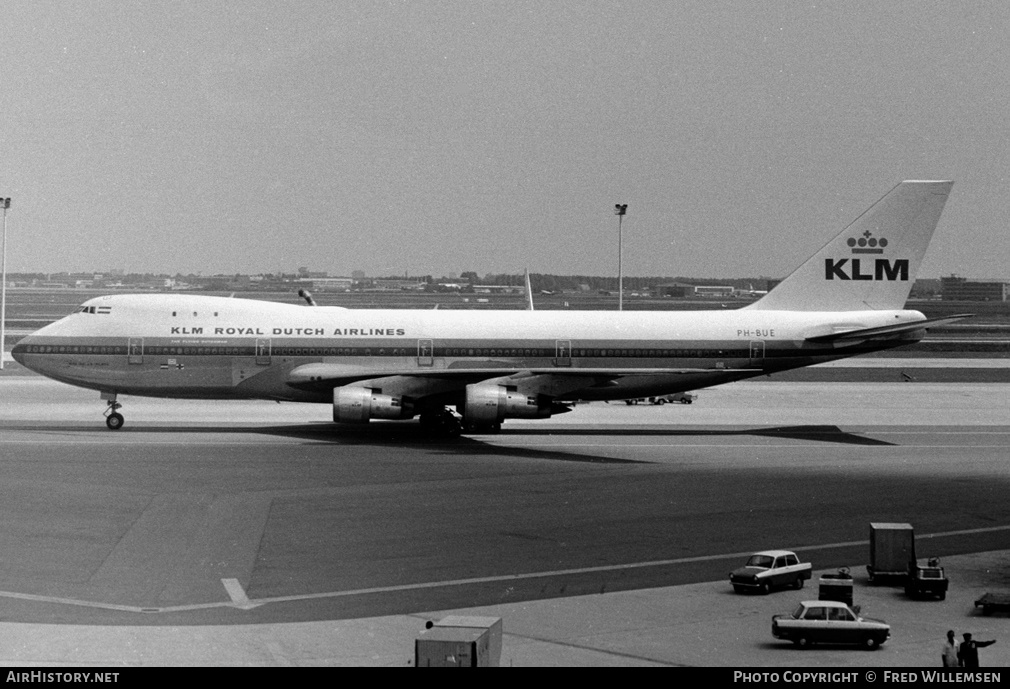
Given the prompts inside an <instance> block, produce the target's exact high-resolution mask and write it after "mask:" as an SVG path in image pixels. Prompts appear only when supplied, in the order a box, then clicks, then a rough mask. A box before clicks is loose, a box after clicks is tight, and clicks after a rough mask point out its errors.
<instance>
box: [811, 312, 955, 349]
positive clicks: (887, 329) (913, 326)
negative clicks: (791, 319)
mask: <svg viewBox="0 0 1010 689" xmlns="http://www.w3.org/2000/svg"><path fill="white" fill-rule="evenodd" d="M973 315H974V314H971V313H961V314H957V315H955V316H944V317H943V318H928V319H926V320H924V321H915V322H914V323H900V324H897V325H884V326H880V327H878V328H860V329H856V330H843V331H842V332H835V333H828V334H827V335H815V336H813V337H808V338H807V342H821V343H825V342H844V341H846V340H868V339H873V338H882V337H889V336H891V335H901V334H902V333H910V332H915V331H916V330H927V329H929V328H931V327H933V326H937V325H944V324H946V323H953V322H954V321H959V320H962V319H964V318H970V317H971V316H973Z"/></svg>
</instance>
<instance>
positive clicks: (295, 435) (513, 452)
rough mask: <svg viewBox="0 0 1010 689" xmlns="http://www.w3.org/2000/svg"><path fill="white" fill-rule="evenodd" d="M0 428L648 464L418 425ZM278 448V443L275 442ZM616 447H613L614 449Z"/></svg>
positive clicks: (598, 462)
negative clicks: (270, 439) (452, 434)
mask: <svg viewBox="0 0 1010 689" xmlns="http://www.w3.org/2000/svg"><path fill="white" fill-rule="evenodd" d="M0 430H7V431H33V432H39V431H43V432H54V433H61V434H63V433H67V432H75V433H83V434H87V435H88V436H94V435H99V436H101V435H106V436H108V437H109V438H110V439H112V440H114V439H115V438H116V437H117V436H121V435H145V436H154V435H162V434H183V435H268V436H274V437H279V438H292V439H296V440H301V441H304V442H308V443H313V444H320V445H334V446H337V445H362V444H364V445H370V446H373V447H391V448H392V447H395V448H410V449H417V450H428V451H430V452H432V453H439V454H443V455H452V454H458V455H465V456H468V457H475V456H486V457H526V458H532V459H552V460H560V461H566V462H586V463H592V464H653V462H646V461H641V460H634V459H622V458H620V457H607V456H601V455H591V454H585V453H579V452H567V451H565V450H564V449H558V450H542V449H537V448H529V447H508V446H498V445H491V444H488V443H486V442H484V441H483V440H481V439H478V438H470V437H467V436H465V435H464V436H460V437H458V438H447V437H440V436H436V435H432V434H430V433H428V432H427V431H425V430H423V429H422V428H421V427H420V426H419V425H418V424H395V425H394V424H389V425H386V424H382V425H380V424H374V425H367V426H361V427H355V426H349V427H341V426H335V425H333V424H329V423H315V424H292V425H282V426H246V425H237V424H236V425H226V426H213V425H200V426H163V425H159V426H142V425H140V424H137V425H133V426H130V427H127V428H123V429H121V430H117V431H109V430H107V429H105V428H102V427H99V426H39V425H14V424H2V425H0ZM278 447H280V446H278ZM618 449H619V448H618Z"/></svg>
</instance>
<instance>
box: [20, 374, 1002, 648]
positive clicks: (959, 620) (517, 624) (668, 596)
mask: <svg viewBox="0 0 1010 689" xmlns="http://www.w3.org/2000/svg"><path fill="white" fill-rule="evenodd" d="M989 363H990V364H991V362H989ZM969 365H970V364H969ZM845 390H846V388H844V387H839V388H838V391H839V392H843V391H845ZM993 392H994V393H996V392H998V393H999V394H1000V395H1005V393H1006V391H1005V389H1003V388H1000V389H999V390H998V391H997V390H995V389H994V390H993ZM705 394H706V395H707V394H708V393H705ZM986 397H987V399H988V398H989V396H988V395H987V396H986ZM846 399H847V398H846V397H844V396H842V397H841V400H842V402H843V403H842V404H841V405H839V406H836V405H838V404H839V398H837V397H833V400H832V408H833V412H832V413H833V414H835V415H843V416H844V415H845V414H849V415H852V421H853V422H865V421H866V419H865V418H864V417H863V416H862V414H865V413H868V412H860V414H861V415H860V416H856V415H855V412H852V411H849V406H851V407H852V408H853V409H855V408H856V407H857V405H856V404H855V403H853V404H852V405H848V406H847V404H846V403H845V402H844V401H845V400H846ZM969 399H970V398H969ZM1000 399H1002V397H1000ZM959 404H963V402H959ZM1001 406H1002V405H994V406H993V407H989V406H983V405H981V404H980V405H979V410H978V412H979V413H978V414H976V418H975V419H974V422H975V423H982V424H985V423H1001V424H1002V423H1003V422H1004V421H1003V419H1002V418H1001V417H1003V416H1005V407H1004V408H1000V407H1001ZM93 411H94V410H90V411H88V412H86V413H88V414H91V415H92V416H93V415H94V414H93ZM646 411H648V410H646ZM934 411H935V412H936V414H937V415H938V416H937V418H936V419H931V418H921V417H920V418H919V421H920V422H922V423H934V422H936V423H940V422H941V421H940V419H941V418H942V416H943V414H944V410H943V409H937V410H934ZM983 412H986V413H983ZM988 412H991V415H988ZM26 413H27V412H26ZM639 413H641V412H639ZM656 413H658V411H657V412H656ZM909 413H911V412H909ZM561 418H562V419H564V417H561ZM924 509H925V507H924ZM1003 529H1010V525H994V526H993V527H992V530H1003ZM976 531H978V530H976ZM940 535H943V536H950V534H922V533H917V541H919V540H920V539H921V540H927V541H928V539H929V537H930V536H940ZM965 535H968V532H965ZM849 545H851V544H849ZM865 547H866V551H867V553H868V550H869V546H868V543H866V544H865ZM798 552H799V554H800V557H801V559H803V553H802V552H801V551H798ZM920 552H922V550H921V549H920ZM745 558H746V553H740V563H741V564H742V562H743V561H744V559H745ZM865 564H866V562H853V563H852V564H851V566H850V567H851V571H852V574H853V576H854V598H855V603H856V604H857V605H859V606H860V608H861V614H864V615H866V616H868V617H872V618H875V619H881V620H884V621H886V622H887V623H889V624H890V625H891V630H892V631H891V638H890V640H889V641H888V642H887V643H885V644H884V645H883V646H882V647H881V648H880V649H879V650H876V651H872V652H869V651H863V650H859V649H858V648H855V647H851V648H849V647H843V646H814V647H813V648H811V649H806V650H800V649H796V648H795V647H794V646H793V645H792V644H790V643H787V642H782V641H779V640H776V639H774V638H773V637H772V635H771V617H772V615H774V614H776V613H785V612H789V611H791V610H792V609H794V608H795V606H796V604H797V603H798V602H799V601H801V600H809V599H815V598H817V596H818V586H817V580H818V578H819V577H820V576H821V575H822V574H827V573H834V572H835V570H834V569H831V570H822V569H815V572H814V578H813V580H812V581H810V582H808V583H807V586H806V587H805V588H804V589H802V590H799V591H796V590H784V591H776V592H773V593H771V594H769V595H738V594H735V593H734V592H733V590H732V588H731V587H730V585H729V583H728V580H727V579H720V580H717V581H709V582H704V583H698V584H690V585H685V586H671V587H661V588H651V589H638V590H633V591H618V592H608V593H601V594H595V595H584V596H569V597H563V598H553V599H546V600H535V601H526V602H513V603H508V604H501V605H489V606H482V607H477V608H465V609H451V610H431V611H425V612H421V613H414V614H409V615H391V616H383V617H369V618H362V619H353V620H334V621H321V622H297V623H276V624H256V625H252V624H250V625H213V626H211V625H206V626H153V625H144V626H140V625H138V626H94V625H71V624H42V623H20V622H5V621H3V602H2V601H3V600H5V599H9V598H12V597H16V594H9V593H4V592H0V638H2V639H3V644H2V645H0V665H3V666H5V667H82V668H86V667H103V668H115V667H165V666H196V667H213V666H222V667H224V666H227V667H236V666H247V667H276V666H318V667H352V666H369V667H373V666H382V667H409V666H411V665H413V663H414V642H415V640H416V639H417V637H418V636H419V635H420V634H421V633H422V630H423V629H424V626H425V622H426V621H428V620H435V621H437V620H440V619H442V618H443V617H446V616H448V615H466V616H479V617H493V618H500V619H501V620H502V623H503V640H502V650H501V658H500V665H502V666H507V667H551V666H556V667H572V666H578V667H646V666H672V667H744V668H800V667H818V668H825V667H834V668H876V667H939V666H940V657H939V656H940V648H941V644H942V642H943V640H944V637H945V634H946V631H947V630H948V629H953V630H955V632H956V633H957V635H958V638H960V637H961V634H963V633H964V632H970V633H971V634H972V635H973V636H974V637H975V638H976V639H979V640H987V639H996V640H997V643H996V644H995V645H993V646H989V647H987V648H983V649H981V650H980V660H981V664H982V665H983V666H984V667H1002V666H1007V665H1010V638H1008V635H1007V630H1008V628H1010V614H1007V613H997V614H993V615H990V616H986V615H983V614H982V613H981V612H980V611H979V610H978V609H976V607H975V605H974V602H975V601H976V600H977V599H978V598H979V597H980V596H981V595H982V594H984V593H986V592H996V591H1010V551H1003V550H1001V551H991V552H983V553H974V554H966V555H957V556H951V557H945V558H944V559H943V562H942V564H943V565H944V567H945V568H946V573H947V576H948V577H949V579H950V581H951V585H950V590H949V592H948V595H947V597H946V600H943V601H939V600H910V599H909V598H907V597H906V596H905V594H904V591H903V589H902V588H900V587H896V586H888V585H879V586H870V585H869V584H868V582H867V581H866V575H865ZM815 565H816V563H815Z"/></svg>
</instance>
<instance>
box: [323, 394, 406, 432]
mask: <svg viewBox="0 0 1010 689" xmlns="http://www.w3.org/2000/svg"><path fill="white" fill-rule="evenodd" d="M413 416H414V405H413V404H411V403H410V402H405V401H404V400H403V398H401V397H393V396H392V395H383V394H381V393H378V392H376V391H375V390H372V389H371V388H361V387H343V388H334V389H333V420H334V421H336V422H337V423H367V422H368V420H369V419H409V418H411V417H413Z"/></svg>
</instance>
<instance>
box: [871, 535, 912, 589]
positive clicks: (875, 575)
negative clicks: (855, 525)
mask: <svg viewBox="0 0 1010 689" xmlns="http://www.w3.org/2000/svg"><path fill="white" fill-rule="evenodd" d="M914 563H915V533H914V531H913V530H912V525H911V524H895V523H885V522H876V523H871V524H870V564H868V565H866V574H867V577H868V579H869V582H870V583H871V584H873V583H876V582H877V581H879V580H880V579H881V578H894V579H898V578H900V579H902V580H904V579H905V578H906V577H907V576H908V567H909V565H910V564H914Z"/></svg>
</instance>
